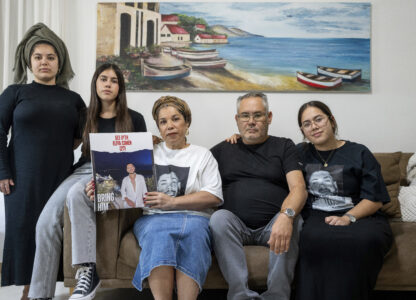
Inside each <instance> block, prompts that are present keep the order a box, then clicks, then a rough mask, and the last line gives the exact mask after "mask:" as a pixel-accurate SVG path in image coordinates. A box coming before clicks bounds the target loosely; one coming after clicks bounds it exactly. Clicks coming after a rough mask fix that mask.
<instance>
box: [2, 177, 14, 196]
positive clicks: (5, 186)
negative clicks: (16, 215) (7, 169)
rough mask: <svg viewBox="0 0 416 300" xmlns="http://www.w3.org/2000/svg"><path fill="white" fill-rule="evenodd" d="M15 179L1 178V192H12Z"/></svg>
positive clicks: (6, 193)
mask: <svg viewBox="0 0 416 300" xmlns="http://www.w3.org/2000/svg"><path fill="white" fill-rule="evenodd" d="M13 185H14V182H13V179H2V180H0V192H2V193H3V194H5V195H8V194H10V186H13Z"/></svg>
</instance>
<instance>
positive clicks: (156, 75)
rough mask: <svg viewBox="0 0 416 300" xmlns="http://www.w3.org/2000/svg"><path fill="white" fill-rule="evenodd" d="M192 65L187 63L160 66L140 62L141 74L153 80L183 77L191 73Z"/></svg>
mask: <svg viewBox="0 0 416 300" xmlns="http://www.w3.org/2000/svg"><path fill="white" fill-rule="evenodd" d="M191 70H192V67H191V66H188V65H185V64H183V65H180V66H160V65H152V64H148V63H142V66H141V71H142V75H143V76H144V77H146V78H150V79H154V80H170V79H177V78H184V77H186V76H189V74H191Z"/></svg>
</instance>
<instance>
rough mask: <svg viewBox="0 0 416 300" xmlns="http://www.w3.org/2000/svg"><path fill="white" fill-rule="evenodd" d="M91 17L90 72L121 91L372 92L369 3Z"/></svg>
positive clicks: (134, 6) (119, 6)
mask: <svg viewBox="0 0 416 300" xmlns="http://www.w3.org/2000/svg"><path fill="white" fill-rule="evenodd" d="M97 17H98V20H97V57H96V59H97V65H99V64H102V63H105V62H115V63H117V64H118V65H119V66H120V68H121V69H122V70H123V73H124V77H125V79H126V87H127V90H128V91H174V92H195V91H207V92H208V91H213V92H220V91H221V92H225V91H229V92H234V91H265V92H266V91H267V92H323V91H328V92H360V93H363V92H370V91H371V69H370V67H371V66H370V61H371V60H370V52H371V51H370V44H371V37H370V33H371V25H370V24H371V4H370V3H358V2H354V3H351V2H349V3H343V2H336V3H330V2H313V3H311V2H307V3H302V2H221V3H220V2H157V3H150V2H117V3H111V2H106V3H98V6H97Z"/></svg>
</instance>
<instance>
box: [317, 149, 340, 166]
mask: <svg viewBox="0 0 416 300" xmlns="http://www.w3.org/2000/svg"><path fill="white" fill-rule="evenodd" d="M313 148H314V149H315V152H316V154H318V156H319V159H320V160H321V161H322V164H323V165H324V168H326V167H328V162H329V160H330V159H331V157H332V155H333V154H334V153H335V150H337V148H335V149H332V150H331V152H330V153H329V155H328V157H327V159H326V160H325V159H324V158H323V157H322V156H321V154H319V152H318V150H316V148H315V146H314V147H313Z"/></svg>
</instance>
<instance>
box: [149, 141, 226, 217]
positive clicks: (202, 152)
mask: <svg viewBox="0 0 416 300" xmlns="http://www.w3.org/2000/svg"><path fill="white" fill-rule="evenodd" d="M153 155H154V163H155V169H156V174H155V177H156V182H157V183H158V181H159V179H161V178H163V179H165V178H166V177H169V178H171V179H172V178H173V180H172V181H171V182H172V184H174V185H175V188H177V189H178V191H177V193H176V194H177V196H182V195H187V194H192V193H196V192H200V191H205V192H208V193H210V194H212V195H214V196H216V197H217V198H219V199H221V202H220V203H219V204H218V206H220V205H222V204H223V202H224V200H223V195H222V186H221V175H220V172H219V170H218V163H217V161H216V160H215V158H214V156H213V155H212V154H211V152H210V151H209V150H208V149H206V148H204V147H201V146H197V145H193V144H191V145H189V146H188V147H186V148H183V149H179V150H172V149H169V148H168V147H167V146H166V143H164V142H162V143H160V144H158V145H155V146H154V149H153ZM165 174H167V175H165ZM177 181H179V184H177ZM159 186H161V185H159ZM161 192H163V191H161ZM143 212H144V214H155V213H178V212H181V213H189V214H197V215H202V216H206V217H209V216H210V215H211V214H212V212H213V209H212V208H210V209H205V210H203V211H193V210H169V211H166V210H160V209H150V208H147V207H144V208H143Z"/></svg>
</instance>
